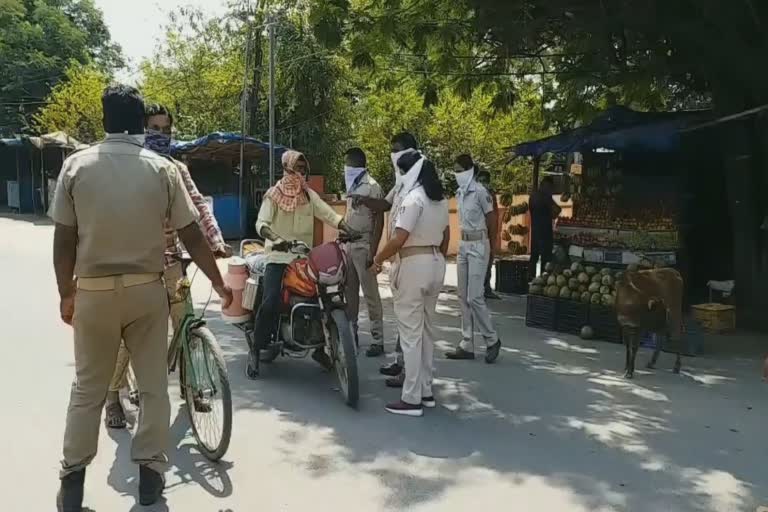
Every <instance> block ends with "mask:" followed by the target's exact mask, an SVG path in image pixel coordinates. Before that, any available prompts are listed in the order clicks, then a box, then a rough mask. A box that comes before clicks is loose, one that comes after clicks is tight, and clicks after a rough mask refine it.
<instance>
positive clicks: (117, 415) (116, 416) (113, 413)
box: [106, 402, 127, 429]
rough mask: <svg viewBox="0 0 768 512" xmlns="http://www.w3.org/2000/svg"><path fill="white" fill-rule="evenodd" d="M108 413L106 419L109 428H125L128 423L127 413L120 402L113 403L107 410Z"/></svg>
mask: <svg viewBox="0 0 768 512" xmlns="http://www.w3.org/2000/svg"><path fill="white" fill-rule="evenodd" d="M106 412H107V417H106V423H107V428H114V429H123V428H125V426H126V424H127V421H126V419H125V412H124V411H123V406H122V405H120V402H112V403H111V404H108V405H107V408H106Z"/></svg>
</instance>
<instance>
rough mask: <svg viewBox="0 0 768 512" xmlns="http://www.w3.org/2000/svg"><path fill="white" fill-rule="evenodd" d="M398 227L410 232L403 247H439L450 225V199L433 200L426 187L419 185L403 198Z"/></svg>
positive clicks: (398, 215) (398, 216) (398, 213)
mask: <svg viewBox="0 0 768 512" xmlns="http://www.w3.org/2000/svg"><path fill="white" fill-rule="evenodd" d="M396 227H397V228H400V229H404V230H405V231H408V233H410V236H409V237H408V240H406V241H405V244H404V245H403V247H424V246H437V247H439V246H440V244H442V243H443V233H444V232H445V228H447V227H448V201H447V200H445V199H443V200H442V201H432V200H431V199H430V198H429V197H427V194H426V192H425V191H424V187H422V186H418V187H416V188H414V189H413V190H411V191H410V192H408V194H407V195H406V196H405V199H403V203H402V205H401V206H400V210H399V211H398V212H397V223H396Z"/></svg>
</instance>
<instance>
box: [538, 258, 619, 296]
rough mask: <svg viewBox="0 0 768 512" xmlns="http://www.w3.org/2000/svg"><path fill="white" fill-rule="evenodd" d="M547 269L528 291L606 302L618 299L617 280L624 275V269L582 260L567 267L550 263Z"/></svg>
mask: <svg viewBox="0 0 768 512" xmlns="http://www.w3.org/2000/svg"><path fill="white" fill-rule="evenodd" d="M545 270H546V272H544V273H543V274H542V275H541V276H539V277H537V278H535V279H533V281H531V283H530V286H529V288H528V293H530V294H532V295H544V296H547V297H550V298H560V299H566V300H573V301H580V302H584V303H586V304H600V305H603V306H613V305H614V304H615V303H616V282H617V281H618V280H620V279H621V277H622V275H623V272H615V271H614V270H612V269H610V268H601V269H599V268H597V267H594V266H584V265H582V264H581V263H574V264H572V265H571V266H570V267H569V268H564V269H561V268H558V267H557V266H555V265H553V264H552V263H548V264H547V265H546V267H545Z"/></svg>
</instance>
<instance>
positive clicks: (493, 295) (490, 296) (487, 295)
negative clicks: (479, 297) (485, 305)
mask: <svg viewBox="0 0 768 512" xmlns="http://www.w3.org/2000/svg"><path fill="white" fill-rule="evenodd" d="M485 298H486V299H491V300H499V299H501V297H499V296H498V295H497V294H496V292H494V291H493V290H487V291H486V292H485Z"/></svg>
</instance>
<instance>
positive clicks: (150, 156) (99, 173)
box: [49, 134, 197, 277]
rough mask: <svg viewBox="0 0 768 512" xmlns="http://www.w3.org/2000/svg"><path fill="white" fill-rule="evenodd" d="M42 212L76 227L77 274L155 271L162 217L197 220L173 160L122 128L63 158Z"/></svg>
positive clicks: (175, 221)
mask: <svg viewBox="0 0 768 512" xmlns="http://www.w3.org/2000/svg"><path fill="white" fill-rule="evenodd" d="M49 215H50V216H51V218H52V219H53V220H54V222H56V223H57V224H62V225H65V226H70V227H76V228H77V238H78V240H77V259H76V263H75V274H76V275H77V276H79V277H102V276H110V275H118V274H141V273H151V272H158V273H160V272H162V271H163V254H164V252H165V236H164V224H165V220H166V219H168V222H169V223H170V225H171V226H172V227H173V228H174V229H181V228H184V227H186V226H188V225H190V224H192V223H193V222H195V221H196V219H197V211H196V210H195V207H194V205H193V204H192V201H191V199H190V198H189V195H188V194H187V192H186V190H185V188H184V183H183V182H182V179H181V175H180V174H179V173H178V172H177V169H176V167H175V166H174V165H173V163H172V162H171V161H169V160H167V159H166V158H163V157H162V156H160V155H158V154H156V153H154V152H152V151H148V150H146V149H144V148H143V147H142V146H141V145H140V144H139V143H138V142H137V141H136V140H135V139H134V137H133V136H131V135H123V134H110V135H107V137H106V139H105V140H104V141H103V142H101V143H99V144H97V145H95V146H91V147H90V148H88V149H84V150H82V151H79V152H77V153H73V154H72V155H70V157H69V158H67V159H66V160H65V161H64V164H63V165H62V169H61V173H60V174H59V181H58V184H57V186H56V193H55V195H54V198H53V203H52V204H51V209H50V212H49Z"/></svg>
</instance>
